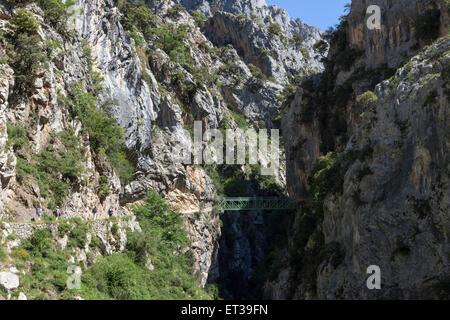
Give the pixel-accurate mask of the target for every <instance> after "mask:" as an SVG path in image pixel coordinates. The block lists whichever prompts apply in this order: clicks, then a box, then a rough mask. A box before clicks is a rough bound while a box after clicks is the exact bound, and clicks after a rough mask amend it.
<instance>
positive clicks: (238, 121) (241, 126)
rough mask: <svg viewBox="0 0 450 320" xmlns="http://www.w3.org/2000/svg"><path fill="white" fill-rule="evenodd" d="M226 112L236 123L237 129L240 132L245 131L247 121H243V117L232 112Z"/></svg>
mask: <svg viewBox="0 0 450 320" xmlns="http://www.w3.org/2000/svg"><path fill="white" fill-rule="evenodd" d="M228 111H229V113H230V114H231V116H232V117H233V119H234V122H236V125H237V127H238V128H239V129H242V130H247V128H248V125H247V120H245V117H244V115H243V114H240V113H237V112H234V111H232V110H228Z"/></svg>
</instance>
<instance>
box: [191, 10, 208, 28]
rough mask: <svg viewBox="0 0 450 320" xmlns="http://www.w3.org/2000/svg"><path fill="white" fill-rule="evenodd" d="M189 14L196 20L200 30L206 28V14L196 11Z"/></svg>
mask: <svg viewBox="0 0 450 320" xmlns="http://www.w3.org/2000/svg"><path fill="white" fill-rule="evenodd" d="M189 13H190V14H191V16H192V18H194V21H195V25H196V26H197V27H199V28H200V29H202V28H203V27H204V26H205V21H206V16H205V14H204V13H201V12H198V11H195V10H191V11H189Z"/></svg>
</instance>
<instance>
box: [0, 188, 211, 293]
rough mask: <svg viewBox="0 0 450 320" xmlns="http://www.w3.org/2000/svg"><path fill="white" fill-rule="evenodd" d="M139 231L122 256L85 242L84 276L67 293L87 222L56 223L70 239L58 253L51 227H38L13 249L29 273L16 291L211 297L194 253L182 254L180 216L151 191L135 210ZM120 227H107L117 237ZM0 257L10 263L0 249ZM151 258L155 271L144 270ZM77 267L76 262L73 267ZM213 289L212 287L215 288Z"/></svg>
mask: <svg viewBox="0 0 450 320" xmlns="http://www.w3.org/2000/svg"><path fill="white" fill-rule="evenodd" d="M134 212H135V214H136V217H137V219H138V221H139V223H140V226H141V228H142V232H139V231H134V232H131V231H129V232H128V243H127V248H126V250H125V251H124V252H122V253H115V254H112V255H110V256H100V257H99V258H97V260H96V261H95V258H94V253H97V254H98V253H99V252H102V249H101V243H100V242H99V240H98V239H97V238H96V237H95V236H93V237H92V238H93V239H92V241H91V242H90V244H89V248H90V250H91V252H90V253H89V254H88V259H87V264H85V263H79V264H78V266H79V267H81V269H82V271H83V274H82V277H81V290H69V289H68V288H67V285H66V283H67V280H68V279H69V277H70V276H71V274H70V273H68V272H67V270H68V267H69V266H71V265H74V263H72V262H69V258H70V256H74V254H75V252H76V251H75V250H76V248H84V246H85V245H86V242H87V238H88V237H87V234H88V233H92V231H91V228H90V226H89V224H88V223H87V222H83V221H81V220H80V219H70V220H64V221H62V222H60V223H59V224H58V234H59V236H61V237H62V236H63V235H67V236H68V246H67V247H66V248H65V249H61V247H60V246H59V244H57V243H56V242H55V241H53V236H52V233H51V231H50V228H44V229H37V230H35V231H34V233H33V235H32V236H31V237H30V238H29V239H27V240H24V241H23V242H22V244H21V246H19V247H17V248H16V249H14V250H13V252H12V254H11V256H10V257H9V258H10V259H13V260H14V263H15V265H16V266H17V267H18V268H19V270H23V271H25V270H27V268H28V267H27V266H29V268H30V270H29V271H27V272H25V273H24V275H23V276H21V283H20V287H19V288H18V291H17V292H19V291H21V292H24V293H25V294H26V295H27V297H28V298H29V299H38V300H39V299H49V298H53V299H73V298H74V297H75V296H77V295H81V296H82V297H83V298H85V299H106V300H109V299H124V300H130V299H133V300H134V299H136V300H144V299H211V298H212V297H213V294H214V293H215V294H216V296H217V290H215V291H214V290H213V289H214V288H212V289H211V290H210V292H211V295H210V294H208V293H207V292H205V291H204V290H203V289H201V288H200V286H199V284H198V283H197V281H196V279H195V277H194V276H192V265H193V258H192V252H190V251H188V252H186V253H185V250H184V249H185V248H187V247H189V245H190V241H189V238H188V236H187V233H186V231H185V230H184V228H183V219H182V217H181V214H180V213H178V212H175V211H173V210H171V209H170V207H169V206H168V205H167V204H166V203H165V202H164V200H163V199H162V198H161V197H160V196H159V195H158V194H157V193H155V192H154V191H150V192H149V194H148V197H147V198H146V199H145V201H144V203H143V205H142V206H136V207H135V208H134ZM119 228H120V227H119V226H118V224H117V223H116V224H114V225H113V227H112V228H111V233H112V234H116V235H117V234H118V230H119ZM0 259H8V257H7V255H6V253H4V252H3V251H0ZM148 259H151V264H152V265H153V266H154V269H153V270H149V269H148V268H147V267H146V264H147V262H148ZM75 265H77V263H75ZM213 287H214V286H213Z"/></svg>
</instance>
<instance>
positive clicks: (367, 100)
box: [356, 90, 378, 109]
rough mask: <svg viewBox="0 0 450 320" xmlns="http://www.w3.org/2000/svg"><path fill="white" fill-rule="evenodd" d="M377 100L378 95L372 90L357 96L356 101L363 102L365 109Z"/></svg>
mask: <svg viewBox="0 0 450 320" xmlns="http://www.w3.org/2000/svg"><path fill="white" fill-rule="evenodd" d="M377 101H378V97H377V95H376V94H375V93H373V91H370V90H368V91H366V92H365V93H363V94H361V95H359V96H357V97H356V102H358V103H361V104H362V105H363V107H364V108H365V109H367V108H369V107H370V106H373V104H374V103H375V102H377Z"/></svg>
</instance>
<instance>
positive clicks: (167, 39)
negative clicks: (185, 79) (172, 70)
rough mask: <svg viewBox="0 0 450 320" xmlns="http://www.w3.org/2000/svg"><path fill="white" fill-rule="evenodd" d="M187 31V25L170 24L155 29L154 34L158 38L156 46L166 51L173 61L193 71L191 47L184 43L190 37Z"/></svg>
mask: <svg viewBox="0 0 450 320" xmlns="http://www.w3.org/2000/svg"><path fill="white" fill-rule="evenodd" d="M187 29H188V27H187V26H186V25H179V26H176V25H174V24H171V23H168V24H163V25H162V26H160V27H158V28H155V29H154V30H153V32H154V34H155V35H156V36H157V38H156V40H155V43H156V45H157V46H158V47H159V48H161V49H162V50H164V52H166V53H167V54H168V55H169V57H170V59H171V60H172V61H175V62H177V63H179V64H180V65H181V66H183V67H184V68H186V70H188V71H191V70H192V66H193V60H192V58H191V54H190V49H189V46H188V45H186V44H185V43H184V40H185V39H186V38H187V37H188V33H187Z"/></svg>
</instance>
